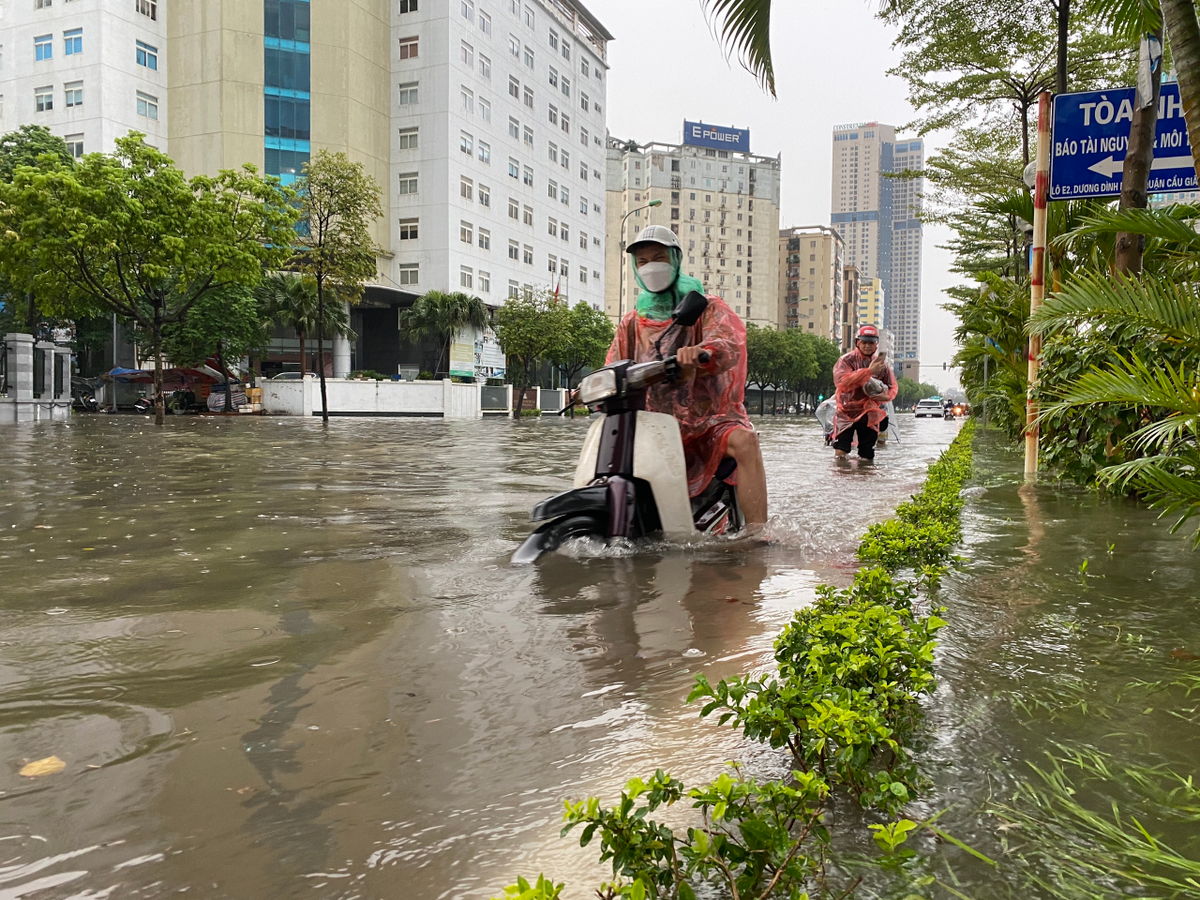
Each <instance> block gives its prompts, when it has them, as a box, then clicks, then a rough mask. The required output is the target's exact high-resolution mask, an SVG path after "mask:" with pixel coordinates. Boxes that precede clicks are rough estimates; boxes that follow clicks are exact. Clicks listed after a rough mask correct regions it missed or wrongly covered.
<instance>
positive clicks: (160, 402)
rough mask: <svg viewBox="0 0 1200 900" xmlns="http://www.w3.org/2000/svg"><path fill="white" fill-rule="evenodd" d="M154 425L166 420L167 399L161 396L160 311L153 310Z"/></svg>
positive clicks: (158, 309)
mask: <svg viewBox="0 0 1200 900" xmlns="http://www.w3.org/2000/svg"><path fill="white" fill-rule="evenodd" d="M151 334H152V336H153V340H154V424H155V425H162V424H164V423H165V421H166V418H167V399H166V397H164V396H163V355H162V340H163V339H162V309H161V308H156V309H155V310H154V330H153V332H152V333H151Z"/></svg>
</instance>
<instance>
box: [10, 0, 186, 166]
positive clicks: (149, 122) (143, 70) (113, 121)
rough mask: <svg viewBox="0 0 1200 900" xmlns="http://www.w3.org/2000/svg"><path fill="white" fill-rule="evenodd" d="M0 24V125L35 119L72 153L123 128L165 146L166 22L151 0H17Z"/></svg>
mask: <svg viewBox="0 0 1200 900" xmlns="http://www.w3.org/2000/svg"><path fill="white" fill-rule="evenodd" d="M2 14H3V24H4V27H3V30H2V31H0V133H4V132H9V131H13V130H15V129H16V128H18V127H19V126H21V125H26V124H32V125H44V126H45V127H46V128H48V129H50V131H51V132H53V133H54V134H57V135H59V136H61V137H62V138H64V139H65V140H66V142H67V146H68V147H69V148H70V150H71V152H72V153H73V154H74V155H75V156H82V155H83V154H84V153H91V152H93V151H98V150H99V151H111V150H113V149H114V148H115V146H116V139H117V138H119V137H123V136H124V135H125V134H127V133H129V132H130V131H141V132H143V133H145V134H146V139H147V141H148V142H149V143H151V144H153V145H155V146H157V147H159V148H160V149H162V150H166V149H167V140H166V138H167V108H168V104H167V74H168V67H167V59H166V54H165V52H164V51H165V50H166V48H167V27H166V22H165V21H164V17H163V15H162V10H161V9H160V8H159V4H158V0H91V2H88V3H72V2H64V0H58V2H53V0H22V2H20V3H8V4H5V9H4V10H3V13H2Z"/></svg>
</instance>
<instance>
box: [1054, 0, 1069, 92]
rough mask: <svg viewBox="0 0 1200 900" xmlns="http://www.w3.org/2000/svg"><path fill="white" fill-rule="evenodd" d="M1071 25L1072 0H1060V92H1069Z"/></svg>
mask: <svg viewBox="0 0 1200 900" xmlns="http://www.w3.org/2000/svg"><path fill="white" fill-rule="evenodd" d="M1070 25H1071V0H1058V79H1057V80H1058V93H1060V94H1065V93H1066V92H1067V42H1068V32H1069V31H1070Z"/></svg>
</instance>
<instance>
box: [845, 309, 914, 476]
mask: <svg viewBox="0 0 1200 900" xmlns="http://www.w3.org/2000/svg"><path fill="white" fill-rule="evenodd" d="M878 348H879V329H877V328H876V327H875V326H874V325H863V326H862V327H860V328H859V329H858V339H857V340H856V341H855V342H854V349H853V350H851V351H850V352H849V353H847V354H845V355H844V356H843V357H842V358H841V359H839V360H838V361H837V364H836V365H835V366H834V367H833V383H834V385H835V386H836V388H837V414H836V415H835V416H834V419H833V449H834V454H835V455H836V456H837V457H838V458H839V459H844V458H845V457H846V455H847V454H848V453H849V452H850V445H851V442H852V441H853V440H854V437H855V435H857V436H858V455H859V457H860V458H862V459H874V458H875V442H876V441H877V440H879V432H880V431H882V430H883V429H885V428H887V411H886V410H885V409H884V408H883V405H884V404H885V403H887V402H888V401H889V400H894V399H896V390H897V388H898V385H897V384H896V377H895V376H894V375H893V374H892V370H891V369H889V368H888V367H887V359H886V354H884V353H879V352H877V350H878Z"/></svg>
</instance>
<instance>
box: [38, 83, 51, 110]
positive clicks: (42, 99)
mask: <svg viewBox="0 0 1200 900" xmlns="http://www.w3.org/2000/svg"><path fill="white" fill-rule="evenodd" d="M33 99H34V102H35V103H36V104H37V111H38V112H49V111H50V110H52V109H54V88H53V87H40V88H34V89H33Z"/></svg>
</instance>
